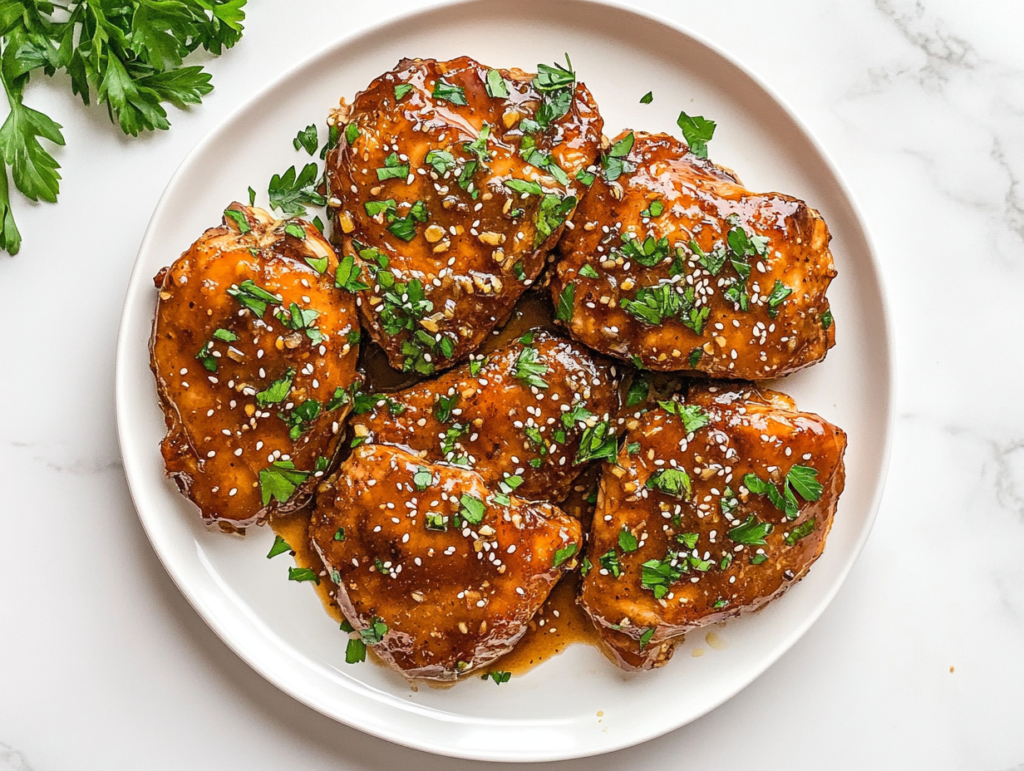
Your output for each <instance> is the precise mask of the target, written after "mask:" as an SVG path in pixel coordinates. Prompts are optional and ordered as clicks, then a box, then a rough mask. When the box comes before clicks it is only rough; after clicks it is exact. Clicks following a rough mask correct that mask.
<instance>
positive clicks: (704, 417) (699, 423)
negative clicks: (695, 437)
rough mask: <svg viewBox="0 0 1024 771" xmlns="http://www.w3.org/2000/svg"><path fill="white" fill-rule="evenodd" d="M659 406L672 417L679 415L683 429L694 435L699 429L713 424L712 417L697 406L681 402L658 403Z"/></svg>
mask: <svg viewBox="0 0 1024 771" xmlns="http://www.w3.org/2000/svg"><path fill="white" fill-rule="evenodd" d="M658 406H659V407H661V408H662V409H663V410H665V411H666V412H668V413H669V414H671V415H678V416H679V417H680V418H682V421H683V429H684V430H685V431H686V433H688V434H692V433H693V432H694V431H696V430H697V429H699V428H704V426H706V425H707V424H708V423H710V422H711V417H710V416H709V415H708V414H707V413H706V412H704V410H702V409H701V408H700V407H699V406H698V405H696V404H682V403H680V402H658Z"/></svg>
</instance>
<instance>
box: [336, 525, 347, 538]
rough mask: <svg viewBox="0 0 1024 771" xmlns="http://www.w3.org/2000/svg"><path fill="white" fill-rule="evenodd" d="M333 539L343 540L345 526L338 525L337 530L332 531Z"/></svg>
mask: <svg viewBox="0 0 1024 771" xmlns="http://www.w3.org/2000/svg"><path fill="white" fill-rule="evenodd" d="M334 540H335V541H344V540H345V528H343V527H339V528H338V529H337V530H335V531H334Z"/></svg>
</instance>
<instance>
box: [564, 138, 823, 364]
mask: <svg viewBox="0 0 1024 771" xmlns="http://www.w3.org/2000/svg"><path fill="white" fill-rule="evenodd" d="M603 166H604V172H603V174H601V175H598V178H597V180H596V181H595V183H594V185H593V188H592V189H591V190H590V192H589V193H588V194H587V195H586V197H585V198H584V199H583V201H582V203H581V204H580V206H579V208H578V210H577V212H576V215H575V217H574V219H573V225H574V227H573V228H572V230H567V231H566V232H565V233H564V235H563V236H562V240H561V242H560V244H559V250H560V252H561V254H562V260H561V262H559V263H558V267H557V271H556V273H555V276H554V278H553V279H552V281H551V291H552V295H553V297H554V301H555V305H556V307H557V308H558V318H559V320H560V321H562V322H563V323H564V324H565V325H566V326H567V327H568V328H569V330H570V331H571V333H572V335H573V337H575V338H576V339H577V340H579V341H581V342H583V343H586V344H587V345H589V346H590V347H591V348H593V349H595V350H597V351H600V352H602V353H607V354H611V355H614V356H618V357H619V358H622V359H632V360H633V361H634V363H637V364H639V365H642V366H644V367H646V368H648V369H653V370H684V369H689V370H698V371H700V372H705V373H707V374H709V375H711V376H714V377H722V378H730V379H733V378H736V379H749V380H760V379H764V378H773V377H779V376H781V375H786V374H789V373H791V372H795V371H796V370H798V369H801V368H802V367H806V366H808V365H810V364H813V363H814V362H816V361H820V360H821V359H823V358H824V357H825V354H826V352H827V351H828V349H829V348H831V347H832V346H833V345H834V344H835V329H834V327H833V326H832V313H831V311H830V310H829V305H828V300H827V299H826V298H825V291H826V289H828V285H829V282H830V281H831V280H832V279H833V278H834V277H835V275H836V270H835V266H834V265H833V262H832V254H831V252H830V251H829V248H828V244H829V240H830V238H831V237H830V236H829V232H828V227H827V226H826V225H825V221H824V220H823V219H822V218H821V216H820V215H819V214H818V212H816V211H815V210H814V209H812V208H810V207H809V206H807V204H805V203H803V202H802V201H798V200H797V199H795V198H792V197H790V196H787V195H782V194H780V193H751V192H750V191H748V190H746V189H745V188H743V186H742V185H741V184H740V182H739V180H737V179H736V177H735V176H733V174H732V173H731V172H729V171H726V170H724V169H721V168H719V167H717V166H715V165H714V164H712V163H711V162H710V161H708V160H706V159H703V158H698V157H697V156H695V155H693V154H692V153H690V152H689V150H688V148H687V146H686V145H685V144H683V143H682V142H681V141H679V140H677V139H674V138H673V137H670V136H667V135H665V134H646V133H643V132H639V131H638V132H628V133H624V134H622V135H620V136H619V137H618V138H617V139H616V142H615V143H614V145H613V146H612V148H611V149H610V150H609V151H608V155H607V156H606V157H605V160H604V162H603ZM609 180H611V181H609Z"/></svg>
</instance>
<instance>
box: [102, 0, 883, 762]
mask: <svg viewBox="0 0 1024 771" xmlns="http://www.w3.org/2000/svg"><path fill="white" fill-rule="evenodd" d="M563 2H565V3H571V4H575V5H578V6H583V7H586V6H599V7H605V8H611V9H614V10H617V11H620V12H624V13H627V14H631V15H633V16H635V17H638V18H639V19H642V20H645V21H648V22H653V23H655V24H658V25H661V26H662V27H665V28H667V29H668V30H671V31H672V32H674V33H676V34H678V35H682V36H683V37H685V38H688V39H689V40H691V41H693V42H695V43H696V44H698V45H701V46H704V47H705V48H707V49H708V50H710V51H712V52H713V53H714V54H716V55H717V56H719V57H720V58H721V59H722V60H724V62H726V63H727V64H729V65H730V66H732V67H734V68H735V69H736V70H737V71H738V72H739V73H740V74H742V75H743V76H744V77H746V78H747V79H748V80H749V81H750V82H751V83H753V84H754V85H755V86H756V87H757V88H759V89H760V90H761V91H762V92H763V93H764V94H765V95H766V96H767V97H768V98H769V99H771V100H772V101H773V102H774V103H775V105H777V107H778V108H779V109H780V110H781V111H782V113H783V114H784V115H785V116H786V117H787V118H788V119H789V120H790V121H791V122H792V123H793V125H794V126H795V127H796V128H797V129H798V130H799V131H800V132H801V133H802V134H803V138H804V139H805V140H806V141H807V142H808V143H809V144H810V146H811V147H812V148H813V149H814V152H815V153H816V154H817V155H818V157H819V159H820V161H821V162H822V164H823V165H824V167H825V168H826V169H827V171H828V172H829V174H830V175H831V176H832V180H833V181H834V183H835V186H836V188H837V191H838V193H839V195H840V196H841V197H842V198H843V199H844V200H845V202H846V204H847V206H848V207H849V209H850V212H851V214H852V222H853V223H854V224H855V225H856V228H857V230H859V235H860V237H861V239H862V240H863V244H864V247H865V250H866V252H867V256H868V262H869V264H870V266H871V270H872V273H873V277H874V282H875V284H876V286H877V290H878V299H879V305H880V308H881V311H882V312H881V314H880V316H881V318H880V319H879V323H880V332H881V340H882V341H883V342H884V348H885V351H884V352H883V356H882V360H883V362H884V364H885V374H886V378H885V383H884V392H885V410H884V421H883V425H884V434H885V435H884V438H883V441H882V445H881V454H880V457H879V463H878V476H877V482H876V485H875V492H874V495H873V496H872V498H871V500H870V502H869V504H868V506H867V511H866V516H865V524H864V526H863V527H862V530H861V533H860V535H859V537H858V538H857V539H856V541H855V543H854V544H853V546H852V548H851V550H850V553H849V555H848V557H847V558H846V561H845V564H843V565H841V567H840V568H839V570H838V572H837V575H836V578H835V580H834V581H833V583H832V585H831V586H830V587H829V588H828V589H827V591H825V593H824V594H823V595H822V597H821V598H820V599H819V600H818V602H817V604H816V605H815V606H813V607H812V608H811V609H810V610H809V612H807V613H806V615H805V616H804V618H803V620H802V621H801V622H800V623H799V624H796V625H795V626H794V627H793V628H792V629H790V630H789V632H788V633H787V634H786V635H785V636H784V638H783V639H782V640H780V642H778V643H777V644H776V646H775V650H773V651H770V652H769V654H770V655H767V656H766V657H764V659H763V660H762V662H761V663H760V665H759V666H757V667H755V668H753V669H752V670H751V674H750V676H749V678H747V679H745V681H744V682H742V683H740V684H739V685H738V686H736V687H734V688H731V689H727V690H726V691H724V692H723V694H722V695H721V696H720V697H719V698H717V699H714V700H712V701H711V702H709V704H708V705H707V706H706V707H705V708H704V709H703V710H701V711H699V712H698V713H696V714H693V715H691V716H689V717H688V718H687V719H684V720H682V721H681V722H676V723H670V724H667V725H664V726H657V727H656V728H655V729H654V730H651V731H648V732H646V733H638V734H636V735H632V736H628V737H625V738H624V739H622V738H620V739H617V740H614V741H610V742H609V743H608V744H601V745H595V746H593V747H584V748H580V749H579V750H578V751H569V752H559V753H555V754H552V753H548V754H530V753H527V754H522V755H517V756H509V755H507V754H505V753H501V752H498V753H492V754H486V753H483V752H480V751H478V750H473V749H469V750H466V749H463V748H460V747H457V746H446V745H438V744H430V743H426V742H422V741H417V740H415V739H406V738H405V737H403V736H401V735H399V734H398V733H397V732H392V733H387V732H386V731H384V730H376V729H375V728H373V727H367V726H363V725H359V724H357V723H356V722H350V721H349V720H346V719H345V718H343V717H341V716H340V715H338V714H335V713H332V712H331V711H329V709H328V705H326V704H317V703H315V702H314V700H313V699H311V698H308V697H307V695H306V694H305V693H304V692H303V691H302V689H301V688H297V687H295V686H294V685H293V684H292V683H291V682H289V681H288V680H287V679H286V678H283V677H279V676H278V673H276V672H275V671H273V670H272V669H269V668H267V667H265V666H264V664H263V661H262V660H261V659H259V657H256V656H250V655H247V652H246V649H245V646H244V645H242V643H241V642H240V641H239V640H236V639H235V637H234V634H233V633H232V631H231V630H230V629H228V628H227V627H226V626H225V625H224V624H223V623H222V622H221V620H220V619H219V618H218V616H217V615H216V614H215V613H213V612H212V611H211V610H210V609H209V608H207V607H206V606H205V604H204V603H203V602H202V601H201V598H200V597H199V596H198V594H197V593H195V592H193V591H192V590H191V589H190V588H188V582H187V580H186V579H185V577H184V576H183V575H182V574H181V572H180V571H179V570H178V569H177V566H176V565H175V563H174V561H173V559H172V558H171V557H170V555H168V554H167V553H165V550H164V549H163V548H162V547H161V545H160V543H159V541H158V540H157V539H156V538H155V537H154V534H153V532H152V531H151V529H150V525H149V523H148V522H147V518H146V517H145V516H144V515H143V514H142V509H141V507H140V506H139V505H138V501H137V494H136V490H135V488H134V487H133V484H132V478H133V473H132V470H133V468H134V465H135V462H136V459H134V458H133V457H132V456H130V455H129V454H128V453H126V451H125V446H126V444H127V443H128V442H129V440H128V434H129V432H130V430H131V429H130V428H129V427H128V420H127V416H126V414H125V412H126V410H127V409H128V408H127V407H126V406H125V404H126V401H127V400H128V396H127V391H128V389H130V388H131V387H132V384H131V382H129V381H130V378H129V377H128V376H127V374H126V373H127V371H128V366H129V365H128V363H127V362H128V358H129V356H130V355H132V354H131V353H130V352H129V351H130V348H131V345H132V342H131V341H130V340H129V337H130V336H131V335H132V334H134V333H135V332H136V330H134V329H130V328H128V327H127V325H126V316H127V315H128V311H129V305H130V303H131V302H132V300H133V296H134V295H135V294H136V291H137V290H136V289H135V287H136V286H137V282H138V279H137V276H136V274H137V273H140V272H141V271H142V270H143V268H142V264H141V260H140V258H141V257H142V255H143V253H144V252H146V251H147V250H148V249H149V248H150V245H151V244H150V242H151V240H152V239H153V238H154V225H155V222H156V219H157V215H158V214H159V212H161V210H162V209H163V208H164V206H165V203H166V201H168V200H169V199H170V198H171V197H172V195H173V194H174V193H175V192H176V191H177V188H178V187H179V186H180V185H181V184H182V183H183V181H184V180H185V179H186V175H185V171H186V169H187V168H188V167H189V166H190V165H191V163H192V161H193V159H194V158H195V157H196V156H198V155H201V154H202V153H203V152H205V151H206V149H207V147H208V146H209V145H211V144H213V143H214V141H215V140H216V139H218V138H219V137H220V135H221V134H222V133H223V132H224V131H225V130H227V127H228V126H230V125H231V124H233V123H234V122H235V120H236V118H237V117H238V116H239V115H240V114H242V113H244V112H245V111H246V110H248V109H250V108H251V106H252V105H253V104H254V103H257V102H260V101H262V100H264V99H265V98H267V96H268V95H269V94H271V93H272V92H273V91H274V90H275V89H277V88H279V87H280V86H281V84H282V83H283V82H285V81H288V80H291V79H292V78H294V77H296V76H297V75H298V74H299V73H300V72H302V71H303V70H306V69H307V68H309V67H311V66H312V65H313V64H314V63H315V62H316V61H318V60H321V59H324V58H327V57H329V56H330V55H331V54H332V53H334V52H335V51H337V50H338V49H341V48H344V47H346V46H348V45H350V44H352V43H354V42H356V41H357V40H358V39H359V38H362V37H366V36H371V35H375V34H379V33H381V32H383V31H385V30H387V29H388V28H389V27H394V26H397V25H400V24H405V23H409V22H415V20H416V19H419V18H421V17H426V16H430V15H432V14H435V13H437V12H438V11H439V10H440V9H442V8H449V9H462V8H471V7H473V6H479V7H481V8H487V7H489V4H488V0H431V1H430V2H427V3H425V4H424V5H422V6H420V7H418V8H416V9H415V10H412V11H410V12H407V13H402V14H399V15H398V16H395V17H392V18H388V19H385V20H382V21H379V22H376V23H374V24H370V25H367V26H363V27H359V28H357V29H355V30H353V31H351V32H349V33H347V34H342V35H340V36H338V37H337V38H335V39H334V40H332V41H331V42H330V43H328V44H326V45H324V46H321V47H320V48H319V49H317V50H316V51H314V52H312V53H311V54H309V55H307V56H306V57H303V58H301V59H299V60H298V61H297V62H296V63H295V64H293V65H292V66H290V67H288V68H287V69H285V70H284V71H283V72H282V73H281V74H280V75H278V76H277V77H275V78H273V79H271V80H269V81H268V82H267V83H265V84H264V85H263V86H262V87H261V88H259V89H258V90H256V91H255V92H253V93H252V94H250V95H249V96H248V97H247V98H245V99H243V100H242V101H241V102H240V103H239V104H237V105H236V106H235V107H234V108H232V109H231V110H230V111H228V112H227V113H226V114H225V115H224V117H223V118H221V119H220V120H219V121H218V122H217V123H216V124H215V125H214V126H213V127H212V128H211V129H210V130H209V131H208V132H207V133H206V134H205V135H204V136H203V137H202V138H200V139H199V141H198V142H197V143H196V144H195V145H194V146H193V147H192V148H191V149H190V150H189V151H188V153H186V155H185V156H184V158H182V160H181V162H180V163H179V164H178V166H177V167H176V169H175V170H174V172H173V174H172V175H171V176H170V178H169V180H168V182H167V185H166V187H165V188H164V191H163V192H162V193H161V195H160V197H159V199H158V200H157V203H156V205H155V207H154V209H153V213H152V215H151V216H150V219H149V222H148V223H147V225H146V230H145V233H144V234H143V237H142V240H141V242H140V244H139V249H138V252H137V253H136V256H135V261H134V263H133V266H132V270H131V273H130V274H129V278H128V282H127V285H126V289H125V295H124V301H123V303H122V308H121V316H120V319H119V322H118V333H117V344H116V353H115V371H114V393H115V413H116V420H117V438H118V449H119V452H120V455H121V460H122V465H123V468H124V473H125V478H126V481H127V483H128V489H129V493H130V495H131V498H132V504H133V506H134V507H135V510H136V515H137V516H138V518H139V521H140V523H141V524H142V528H143V531H144V532H145V533H146V537H147V539H148V540H149V543H150V546H151V547H152V549H153V551H154V552H155V553H156V555H157V558H158V560H159V561H160V564H161V565H162V566H163V568H164V570H165V571H166V572H167V574H168V576H169V577H170V578H171V580H172V582H173V583H174V585H175V586H176V587H177V589H178V591H179V592H180V593H181V594H182V596H183V597H184V598H185V599H186V601H187V602H188V603H189V605H190V606H191V607H192V609H193V610H194V611H195V612H196V614H197V615H198V616H199V617H200V618H201V619H202V620H203V621H204V623H206V624H207V626H209V627H210V629H212V630H213V632H214V633H215V634H216V635H217V637H218V638H219V639H220V640H221V642H223V643H224V644H225V645H226V646H227V647H228V648H229V649H230V650H231V651H232V652H233V653H234V654H235V655H237V656H238V657H239V658H240V659H241V660H242V661H243V662H245V663H246V664H247V665H248V666H249V667H251V668H252V669H253V670H254V671H255V672H257V673H258V674H259V675H260V676H261V677H263V678H264V679H265V680H267V681H268V682H269V683H271V684H272V685H274V687H276V688H277V689H279V690H280V691H282V692H283V693H285V694H287V695H288V696H290V697H291V698H293V699H295V700H296V701H298V702H300V703H302V704H304V705H305V706H307V707H309V708H310V709H313V710H314V711H316V712H318V713H320V714H322V715H324V716H326V717H328V718H330V719H332V720H335V721H337V722H340V723H342V724H344V725H347V726H349V727H350V728H353V729H355V730H358V731H360V732H362V733H366V734H369V735H371V736H375V737H376V738H379V739H383V740H385V741H388V742H391V743H394V744H398V745H401V746H405V747H409V748H411V749H416V750H420V751H424V752H430V753H433V754H438V755H443V756H447V757H453V758H462V759H467V760H480V761H488V762H543V761H557V760H570V759H576V758H585V757H593V756H597V755H602V754H606V753H610V752H615V751H618V750H622V749H625V748H628V747H632V746H636V745H638V744H641V743H644V742H647V741H650V740H652V739H655V738H658V737H660V736H663V735H665V734H667V733H670V732H672V731H675V730H678V729H679V728H682V727H683V726H685V725H688V724H690V723H692V722H695V721H696V720H699V719H700V718H702V717H704V716H705V715H707V714H708V713H710V712H712V711H713V710H715V709H717V708H718V707H720V706H721V705H722V704H724V703H725V702H727V701H729V700H731V699H732V698H734V697H735V696H736V695H737V694H738V693H739V692H740V691H742V690H744V689H745V688H747V687H748V686H749V685H750V684H751V683H753V682H754V681H755V680H757V679H758V678H760V677H761V676H762V675H763V674H764V672H765V671H767V670H768V669H769V668H770V667H771V666H773V665H774V664H775V663H776V662H777V661H778V660H779V659H780V658H781V657H782V656H783V655H784V654H785V653H786V652H787V651H788V650H789V649H790V648H792V647H793V645H795V644H796V643H797V642H798V641H799V640H800V639H801V638H802V637H803V636H804V635H805V634H806V633H807V631H808V630H809V629H810V627H811V626H812V625H814V624H815V623H816V622H817V621H818V619H819V618H820V617H821V615H822V614H823V613H824V611H825V609H826V608H828V606H829V605H831V603H832V601H833V600H834V599H835V597H836V595H837V594H838V592H839V590H840V589H841V588H842V587H843V585H844V584H845V583H846V580H847V578H848V577H849V574H850V571H851V570H852V569H853V566H854V565H855V564H856V562H857V560H858V559H859V558H860V555H861V553H862V551H863V549H864V546H865V544H866V543H867V540H868V538H869V537H870V536H871V533H872V531H873V530H874V526H875V522H876V521H877V518H878V512H879V508H880V506H881V501H882V497H883V495H884V492H885V487H886V483H887V479H888V473H889V467H890V461H891V455H892V444H893V433H894V430H893V429H894V423H895V409H896V390H897V382H898V381H897V361H896V353H895V345H894V336H893V323H892V304H891V302H890V299H889V291H888V288H887V285H886V279H885V276H884V273H883V271H882V265H881V260H880V259H879V255H878V249H877V246H876V244H875V240H874V238H873V236H872V234H871V230H870V228H869V227H868V224H867V219H866V217H865V216H864V212H863V210H862V208H861V206H860V204H859V202H858V200H857V198H856V196H855V195H854V194H853V191H852V190H851V189H850V186H849V184H848V183H847V181H846V177H845V176H844V175H843V174H842V172H841V171H840V169H839V167H838V166H837V164H836V163H835V161H834V160H833V158H832V156H831V154H830V153H829V152H828V151H827V150H826V148H825V147H824V145H823V144H822V143H821V141H820V140H819V139H818V137H817V136H816V135H815V133H814V132H812V131H811V129H810V128H809V127H808V125H807V124H806V122H805V121H804V120H803V119H802V118H801V117H800V114H799V113H798V112H797V111H796V110H795V109H794V108H793V107H792V106H791V105H790V104H789V102H788V101H787V100H786V99H784V98H783V97H782V96H781V95H780V94H779V93H778V92H776V90H775V89H774V88H772V87H771V86H770V85H769V84H768V83H766V82H765V81H764V80H762V79H761V78H760V76H758V75H757V74H756V72H755V71H754V70H753V69H752V68H751V67H749V66H747V65H746V64H745V63H744V61H743V60H742V59H741V58H740V57H739V56H737V55H735V54H734V53H732V52H731V51H729V50H727V49H725V48H723V47H722V46H720V45H719V44H718V43H716V42H714V41H713V40H711V39H709V38H707V37H705V36H704V35H702V34H700V33H698V32H695V31H694V30H692V29H690V28H689V27H688V26H686V25H685V24H682V23H680V22H677V21H675V20H673V19H670V18H666V17H665V16H664V15H663V14H661V13H658V12H656V11H652V10H649V9H643V8H635V7H631V6H630V5H629V4H628V0H563Z"/></svg>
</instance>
